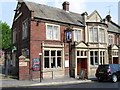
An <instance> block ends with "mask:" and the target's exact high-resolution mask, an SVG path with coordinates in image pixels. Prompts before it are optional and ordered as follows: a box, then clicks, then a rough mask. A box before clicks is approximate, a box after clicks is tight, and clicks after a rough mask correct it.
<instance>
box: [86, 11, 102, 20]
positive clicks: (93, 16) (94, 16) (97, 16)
mask: <svg viewBox="0 0 120 90" xmlns="http://www.w3.org/2000/svg"><path fill="white" fill-rule="evenodd" d="M101 20H102V18H101V16H100V15H99V13H98V12H97V11H94V12H93V13H92V14H91V15H89V16H88V20H87V22H101Z"/></svg>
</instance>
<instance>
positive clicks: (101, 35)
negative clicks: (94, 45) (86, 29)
mask: <svg viewBox="0 0 120 90" xmlns="http://www.w3.org/2000/svg"><path fill="white" fill-rule="evenodd" d="M99 42H100V43H105V32H104V29H102V28H100V29H99Z"/></svg>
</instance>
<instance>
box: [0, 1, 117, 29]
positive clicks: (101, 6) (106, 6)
mask: <svg viewBox="0 0 120 90" xmlns="http://www.w3.org/2000/svg"><path fill="white" fill-rule="evenodd" d="M28 1H31V2H36V3H40V4H45V5H48V6H52V7H57V8H60V9H62V3H63V2H64V1H68V2H69V3H70V11H72V12H76V13H79V14H81V13H83V12H85V11H87V12H88V14H91V13H92V12H93V11H94V10H97V11H98V12H99V14H100V15H101V17H102V18H104V17H105V16H106V15H107V14H109V13H108V12H109V10H110V15H111V16H112V20H113V21H114V22H116V23H118V1H119V0H97V1H96V0H28ZM16 5H17V0H0V20H2V21H3V22H7V23H8V25H10V27H11V26H12V23H13V17H14V14H15V12H14V10H15V8H16Z"/></svg>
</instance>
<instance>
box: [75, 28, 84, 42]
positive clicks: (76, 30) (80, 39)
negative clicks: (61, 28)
mask: <svg viewBox="0 0 120 90" xmlns="http://www.w3.org/2000/svg"><path fill="white" fill-rule="evenodd" d="M73 30H74V41H77V42H80V41H82V40H83V38H82V37H83V35H82V29H79V28H73ZM78 31H80V35H81V36H79V33H76V32H78ZM76 34H77V35H76Z"/></svg>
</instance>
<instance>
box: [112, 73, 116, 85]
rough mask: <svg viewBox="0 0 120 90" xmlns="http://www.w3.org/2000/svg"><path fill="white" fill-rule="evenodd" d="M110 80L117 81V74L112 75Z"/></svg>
mask: <svg viewBox="0 0 120 90" xmlns="http://www.w3.org/2000/svg"><path fill="white" fill-rule="evenodd" d="M112 82H114V83H115V82H117V76H116V75H115V74H114V75H113V76H112Z"/></svg>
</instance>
